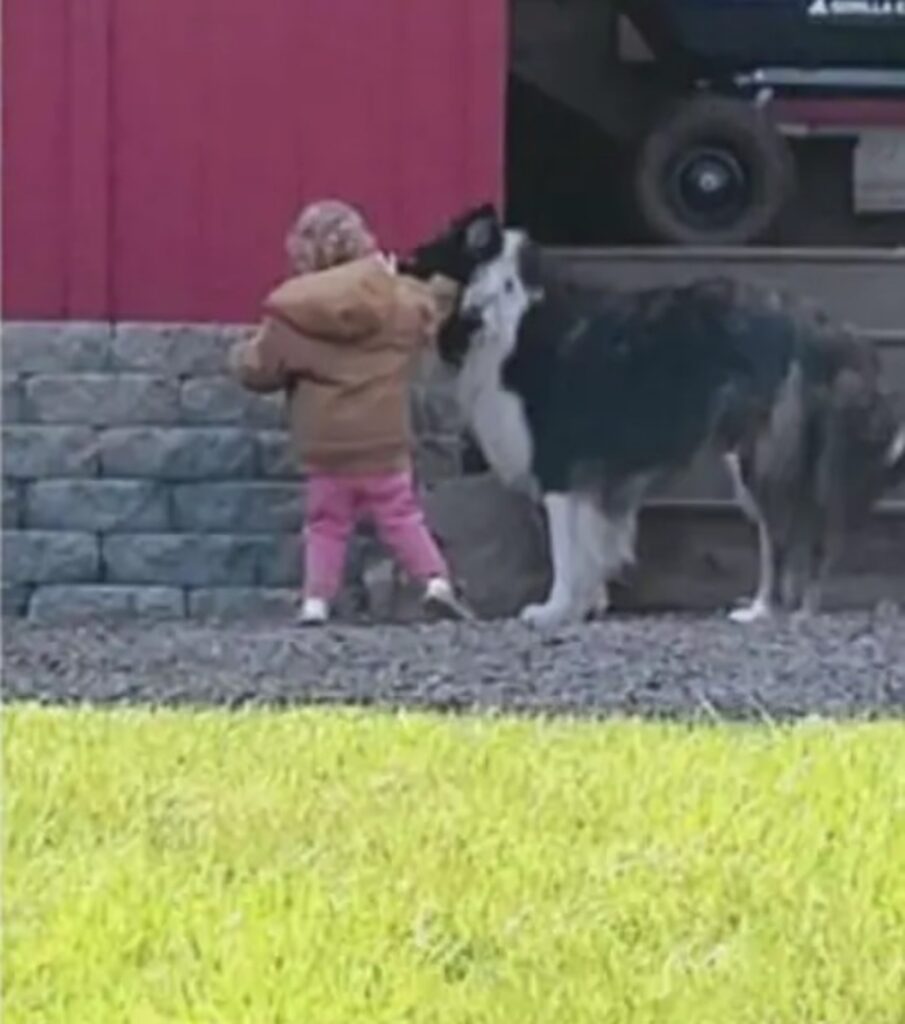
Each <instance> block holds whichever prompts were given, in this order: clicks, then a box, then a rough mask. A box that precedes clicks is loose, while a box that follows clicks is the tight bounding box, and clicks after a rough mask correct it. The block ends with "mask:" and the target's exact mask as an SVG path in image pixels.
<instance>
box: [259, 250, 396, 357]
mask: <svg viewBox="0 0 905 1024" xmlns="http://www.w3.org/2000/svg"><path fill="white" fill-rule="evenodd" d="M395 284H396V281H395V276H394V274H393V272H392V270H391V269H390V268H389V267H388V266H387V264H386V262H385V261H384V260H383V258H382V257H380V256H368V257H366V258H364V259H360V260H355V261H353V262H351V263H344V264H341V265H340V266H337V267H332V268H331V269H329V270H322V271H320V272H318V273H314V274H304V275H302V276H300V277H293V278H290V279H289V280H288V281H285V282H284V283H283V284H281V285H280V286H279V287H278V288H276V289H275V290H274V291H272V292H271V293H270V295H269V296H268V297H267V299H266V300H265V303H264V308H265V310H266V311H267V312H268V313H270V314H271V315H273V316H276V317H279V318H280V319H281V320H284V321H286V322H287V323H289V324H290V326H292V327H294V328H295V329H296V330H298V331H300V332H301V333H302V334H306V335H308V336H309V337H313V338H321V339H323V340H325V341H335V342H354V341H358V340H361V339H363V338H366V337H369V336H370V335H373V334H375V333H377V332H378V331H380V330H381V329H382V328H383V327H384V326H385V325H386V324H387V323H388V322H389V320H390V318H391V317H392V313H393V301H394V290H395Z"/></svg>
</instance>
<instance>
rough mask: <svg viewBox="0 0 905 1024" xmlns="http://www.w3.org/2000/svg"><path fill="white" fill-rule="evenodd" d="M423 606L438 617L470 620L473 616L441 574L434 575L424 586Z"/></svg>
mask: <svg viewBox="0 0 905 1024" xmlns="http://www.w3.org/2000/svg"><path fill="white" fill-rule="evenodd" d="M424 606H425V608H426V609H427V611H428V612H430V613H431V614H432V615H433V616H435V617H436V618H440V619H459V620H463V619H464V620H466V621H467V620H470V619H473V618H474V616H473V615H472V613H471V612H470V611H469V610H468V608H467V607H466V606H465V605H464V604H463V603H462V602H461V601H460V600H459V598H458V597H456V592H455V590H453V585H452V584H451V583H450V582H449V580H448V579H445V578H444V577H443V576H434V577H433V579H430V580H428V581H427V586H426V587H425V588H424Z"/></svg>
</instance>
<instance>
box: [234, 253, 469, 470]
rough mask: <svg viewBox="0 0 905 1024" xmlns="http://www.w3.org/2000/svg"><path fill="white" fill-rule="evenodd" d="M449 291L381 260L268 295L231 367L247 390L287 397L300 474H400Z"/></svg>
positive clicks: (308, 278) (293, 282)
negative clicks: (428, 347) (416, 387)
mask: <svg viewBox="0 0 905 1024" xmlns="http://www.w3.org/2000/svg"><path fill="white" fill-rule="evenodd" d="M455 288H456V286H455V285H454V284H452V283H451V282H448V281H445V280H444V279H434V281H432V282H431V283H430V284H424V283H422V282H421V281H417V280H415V279H414V278H411V277H408V276H406V275H403V274H399V273H396V272H395V270H394V269H393V268H392V267H391V266H390V265H389V263H388V262H387V261H386V260H385V259H384V257H382V256H379V255H377V256H369V257H366V258H364V259H360V260H355V261H354V262H352V263H345V264H342V265H341V266H337V267H333V268H331V269H330V270H324V271H320V272H318V273H315V274H306V275H304V276H301V277H294V278H291V279H290V280H288V281H286V282H285V283H284V284H282V285H280V287H278V288H277V289H276V290H275V291H274V292H272V293H271V294H270V295H269V296H268V297H267V299H266V301H265V303H264V312H265V317H264V321H263V323H262V325H261V327H260V328H259V329H258V332H257V334H256V335H255V336H254V337H253V338H252V339H251V340H250V341H246V342H239V343H238V344H237V345H236V346H235V347H234V349H233V351H232V353H231V354H230V363H231V366H232V367H233V370H234V372H235V373H236V375H237V376H238V378H239V380H240V381H241V382H242V383H243V384H244V385H245V386H246V387H248V388H250V389H252V390H255V391H277V390H280V389H286V391H287V394H288V400H289V420H290V428H291V431H292V436H293V440H294V443H295V447H296V450H297V452H298V454H299V456H300V459H301V461H302V464H303V467H304V468H305V469H308V470H314V471H320V472H330V473H370V472H382V471H389V470H394V469H401V468H405V467H406V466H407V465H408V464H409V458H410V449H411V428H410V424H409V401H408V385H409V381H410V377H411V374H412V371H413V368H414V362H415V360H416V359H417V357H418V354H419V352H420V351H421V349H422V348H423V347H424V345H425V344H426V343H429V342H431V341H432V340H433V339H434V337H435V335H436V332H437V329H438V328H439V326H440V323H441V322H442V319H443V318H444V317H445V315H447V314H448V312H449V310H450V309H451V308H452V304H453V301H454V298H455Z"/></svg>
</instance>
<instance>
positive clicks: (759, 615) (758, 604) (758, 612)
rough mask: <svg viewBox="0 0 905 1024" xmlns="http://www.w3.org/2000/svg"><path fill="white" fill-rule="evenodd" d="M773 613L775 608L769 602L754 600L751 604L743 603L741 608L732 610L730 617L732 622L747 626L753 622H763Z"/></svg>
mask: <svg viewBox="0 0 905 1024" xmlns="http://www.w3.org/2000/svg"><path fill="white" fill-rule="evenodd" d="M772 614H773V609H772V608H771V607H770V606H769V605H768V604H765V603H764V602H763V601H752V602H751V604H746V605H742V607H741V608H736V609H735V610H734V611H731V612H730V613H729V618H730V620H731V621H732V622H738V623H741V624H742V625H743V626H747V625H748V624H749V623H751V622H762V621H763V620H764V619H769V618H770V617H771V616H772Z"/></svg>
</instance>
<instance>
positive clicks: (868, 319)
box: [551, 246, 905, 342]
mask: <svg viewBox="0 0 905 1024" xmlns="http://www.w3.org/2000/svg"><path fill="white" fill-rule="evenodd" d="M551 254H552V255H554V256H555V257H556V258H557V260H560V261H562V262H563V263H564V264H565V265H566V266H567V267H568V268H569V270H570V272H571V274H573V275H574V277H575V279H576V280H577V281H578V282H580V283H582V284H585V285H589V286H591V287H594V286H599V287H610V288H645V287H652V286H656V285H662V284H682V283H687V282H689V281H693V280H695V279H697V278H701V277H712V276H716V275H730V276H732V277H736V278H738V279H741V280H748V281H761V282H763V283H765V284H768V285H773V286H774V287H781V288H784V289H788V290H790V291H793V292H798V293H800V294H802V295H804V296H808V297H810V298H812V299H814V300H815V301H817V302H818V303H819V304H820V305H821V306H822V307H823V308H825V309H826V311H827V312H828V313H829V314H830V315H831V316H835V317H838V318H839V319H840V320H844V321H848V322H850V323H855V324H857V325H859V326H860V327H863V328H868V329H871V330H875V331H881V332H890V333H892V334H893V335H894V334H895V332H905V248H899V249H785V248H783V249H776V248H766V247H764V248H761V247H748V248H737V247H733V248H704V247H702V248H676V247H673V246H643V247H642V246H638V247H634V246H630V247H623V248H605V249H591V248H586V249H564V248H562V249H551ZM901 340H902V335H901V334H899V336H898V341H899V342H901ZM893 341H895V337H894V338H893Z"/></svg>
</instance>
